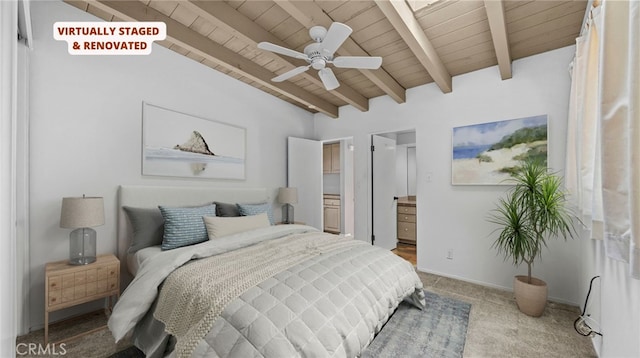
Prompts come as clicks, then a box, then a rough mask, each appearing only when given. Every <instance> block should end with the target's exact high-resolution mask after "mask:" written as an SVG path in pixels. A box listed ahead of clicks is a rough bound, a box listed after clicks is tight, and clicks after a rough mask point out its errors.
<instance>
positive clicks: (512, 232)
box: [489, 160, 575, 317]
mask: <svg viewBox="0 0 640 358" xmlns="http://www.w3.org/2000/svg"><path fill="white" fill-rule="evenodd" d="M509 181H510V182H511V183H512V184H513V187H512V188H511V189H510V190H509V191H508V192H507V195H506V197H505V198H500V199H499V201H498V203H497V207H496V208H495V209H494V210H493V211H492V212H491V214H490V216H489V221H490V222H492V223H494V224H497V225H499V226H500V227H499V228H497V229H496V230H495V231H494V232H499V235H498V238H497V239H496V240H495V242H494V243H493V247H495V248H496V249H497V250H498V252H499V253H501V254H503V255H504V257H505V260H506V259H509V258H510V259H511V260H513V264H514V265H516V266H518V265H520V264H521V263H523V262H524V263H526V264H527V275H526V276H516V277H515V278H514V281H513V290H514V293H515V296H516V303H517V305H518V308H519V309H520V311H522V312H523V313H525V314H527V315H529V316H533V317H539V316H541V315H542V313H543V312H544V308H545V306H546V303H547V284H546V283H545V282H544V281H542V280H540V279H538V278H535V277H533V276H531V267H532V266H533V263H534V260H535V259H536V258H537V257H540V255H541V252H542V249H543V246H544V247H546V246H547V239H549V238H558V237H562V238H563V239H565V240H566V239H567V237H571V238H573V236H574V234H575V228H574V226H573V217H574V215H573V213H572V212H571V210H570V209H569V208H568V206H567V205H566V204H567V198H566V191H565V190H564V188H563V187H562V179H561V178H560V177H559V176H557V175H556V174H555V173H552V172H550V171H549V170H548V169H547V166H546V165H545V164H544V163H543V162H541V161H535V160H527V161H524V162H523V163H522V166H521V167H519V168H518V169H517V170H515V171H514V173H513V174H512V178H511V179H509Z"/></svg>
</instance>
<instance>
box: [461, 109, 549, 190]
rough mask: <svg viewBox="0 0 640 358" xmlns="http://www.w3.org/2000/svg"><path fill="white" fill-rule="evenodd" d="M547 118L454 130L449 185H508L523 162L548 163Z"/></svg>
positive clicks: (542, 116) (516, 120)
mask: <svg viewBox="0 0 640 358" xmlns="http://www.w3.org/2000/svg"><path fill="white" fill-rule="evenodd" d="M547 128H548V125H547V115H539V116H532V117H525V118H517V119H509V120H504V121H497V122H489V123H481V124H473V125H469V126H463V127H454V128H453V136H452V153H451V154H452V160H451V184H452V185H509V182H508V181H506V179H508V178H510V177H511V173H513V171H514V170H516V169H517V168H518V166H519V165H520V162H521V161H522V160H528V159H534V160H540V161H542V162H543V163H545V164H546V163H547V143H548V140H547Z"/></svg>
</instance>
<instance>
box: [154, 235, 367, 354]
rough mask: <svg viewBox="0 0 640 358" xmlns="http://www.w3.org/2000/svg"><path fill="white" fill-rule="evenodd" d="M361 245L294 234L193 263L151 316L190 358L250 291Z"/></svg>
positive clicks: (174, 277)
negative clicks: (313, 260) (300, 266)
mask: <svg viewBox="0 0 640 358" xmlns="http://www.w3.org/2000/svg"><path fill="white" fill-rule="evenodd" d="M362 244H363V242H362V241H358V240H353V239H345V238H343V237H339V236H333V235H331V236H329V235H327V234H323V233H316V232H314V233H306V234H294V235H289V236H286V237H284V238H280V239H274V240H269V241H264V242H261V243H259V244H256V245H253V246H250V247H246V248H243V249H239V250H235V251H231V252H228V253H225V254H221V255H216V256H212V257H208V258H205V259H200V260H197V261H193V262H191V263H189V264H187V265H184V266H182V267H180V268H179V269H177V270H175V271H174V272H173V273H171V274H170V275H169V276H168V277H167V279H166V280H165V282H164V285H163V287H162V289H161V291H160V295H159V298H158V304H157V307H156V310H155V312H154V314H153V315H154V317H155V318H156V319H157V320H159V321H160V322H162V323H164V325H165V331H167V332H168V333H170V334H172V335H174V336H175V337H176V339H177V343H176V353H177V355H178V357H181V358H182V357H190V356H191V354H192V353H193V351H194V349H195V347H196V345H197V344H198V342H199V341H200V340H201V339H202V338H203V337H204V336H205V335H206V334H207V332H209V330H210V329H211V327H212V326H213V323H214V321H215V320H216V319H217V318H218V317H219V316H220V314H222V311H223V310H224V308H225V306H226V305H227V304H228V303H230V302H231V301H233V300H234V299H236V298H237V297H239V296H240V295H242V294H243V293H244V292H245V291H247V290H248V289H250V288H251V287H253V286H256V285H257V284H259V283H260V282H262V281H264V280H266V279H268V278H270V277H272V276H274V275H276V274H277V273H279V272H282V271H284V270H286V269H288V268H291V267H293V266H295V265H297V264H299V263H301V262H304V261H306V260H308V259H311V258H313V257H315V256H318V255H321V254H323V253H326V252H329V251H332V250H338V249H343V248H348V247H352V246H356V245H362Z"/></svg>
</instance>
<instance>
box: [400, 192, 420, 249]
mask: <svg viewBox="0 0 640 358" xmlns="http://www.w3.org/2000/svg"><path fill="white" fill-rule="evenodd" d="M397 218H398V219H397V220H398V241H399V242H401V243H403V244H411V245H415V244H416V199H415V197H414V196H409V197H402V198H400V199H398V215H397Z"/></svg>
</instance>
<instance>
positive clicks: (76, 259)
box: [69, 227, 96, 265]
mask: <svg viewBox="0 0 640 358" xmlns="http://www.w3.org/2000/svg"><path fill="white" fill-rule="evenodd" d="M93 262H96V231H95V230H93V229H91V228H87V227H85V228H80V229H75V230H73V231H72V232H71V234H69V264H70V265H88V264H90V263H93Z"/></svg>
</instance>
